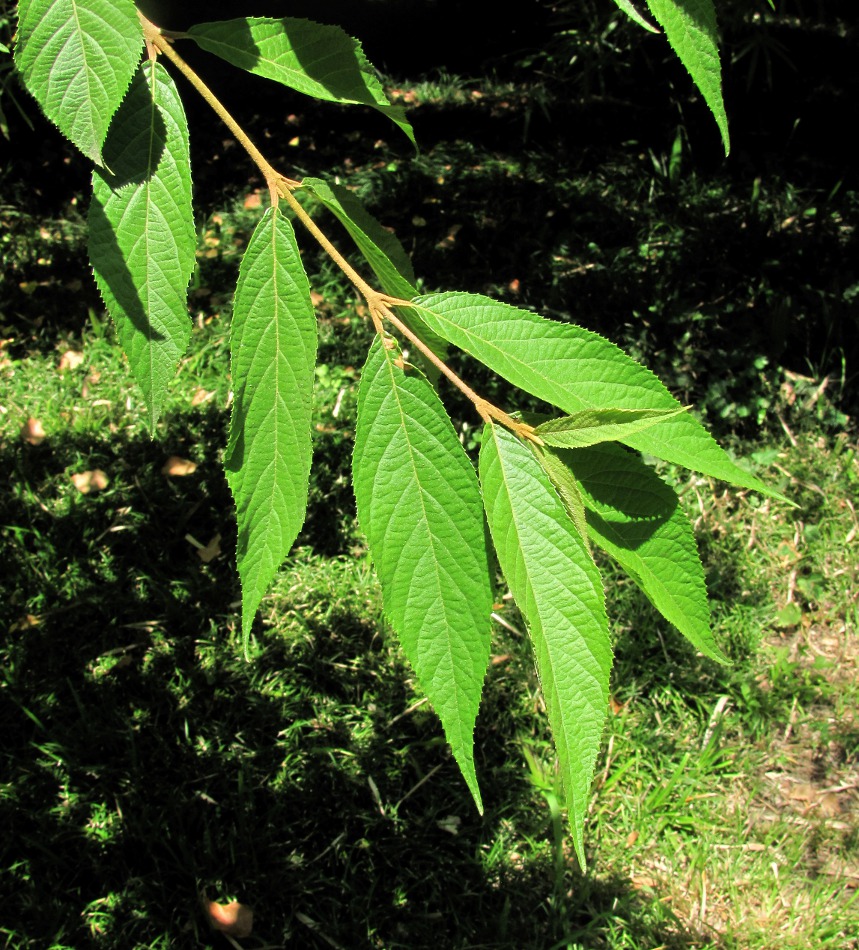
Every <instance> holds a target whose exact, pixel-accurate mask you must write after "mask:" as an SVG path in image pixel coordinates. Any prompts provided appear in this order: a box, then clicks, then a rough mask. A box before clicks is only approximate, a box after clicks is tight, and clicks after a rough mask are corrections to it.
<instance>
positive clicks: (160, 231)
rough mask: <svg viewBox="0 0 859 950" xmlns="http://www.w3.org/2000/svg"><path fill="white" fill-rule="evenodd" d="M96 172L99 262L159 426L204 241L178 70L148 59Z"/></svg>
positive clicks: (104, 289) (93, 222)
mask: <svg viewBox="0 0 859 950" xmlns="http://www.w3.org/2000/svg"><path fill="white" fill-rule="evenodd" d="M104 157H105V161H106V162H107V164H108V166H109V167H110V168H111V169H112V173H111V172H108V171H107V170H101V169H96V170H95V172H94V174H93V200H92V204H91V205H90V210H89V256H90V262H91V263H92V266H93V271H94V273H95V279H96V283H97V284H98V288H99V290H100V291H101V296H102V298H103V300H104V302H105V306H106V307H107V309H108V312H109V313H110V315H111V317H112V319H113V322H114V323H115V324H116V329H117V333H118V334H119V340H120V343H121V345H122V348H123V349H124V350H125V353H126V355H127V356H128V361H129V363H130V365H131V370H132V373H133V374H134V378H135V379H136V380H137V382H138V384H139V386H140V388H141V389H142V390H143V395H144V398H145V400H146V404H147V407H148V409H149V425H150V428H152V429H154V427H155V423H156V422H157V421H158V417H159V416H160V415H161V410H162V407H163V405H164V400H165V398H166V395H167V387H168V385H169V383H170V380H171V379H172V378H173V375H174V374H175V372H176V366H177V365H178V363H179V360H180V359H181V357H182V354H183V353H184V352H185V349H186V347H187V345H188V338H189V337H190V335H191V322H190V320H189V318H188V310H187V306H186V294H187V288H188V281H189V279H190V277H191V273H192V271H193V269H194V252H195V249H196V245H197V236H196V232H195V230H194V216H193V212H192V210H191V166H190V158H189V153H188V125H187V122H186V120H185V113H184V111H183V109H182V102H181V100H180V99H179V95H178V93H177V91H176V87H175V86H174V84H173V80H172V79H171V78H170V76H169V75H168V73H167V72H166V71H165V70H164V69H163V67H161V66H160V65H158V64H157V63H153V62H150V61H147V62H145V63H143V64H142V65H141V67H140V69H139V70H138V72H137V73H136V74H135V76H134V80H133V81H132V84H131V88H130V89H129V91H128V95H127V96H126V97H125V100H124V101H123V103H122V106H121V107H120V110H119V112H118V113H117V115H116V118H115V120H114V122H113V125H112V126H111V130H110V134H109V135H108V137H107V141H106V142H105V147H104Z"/></svg>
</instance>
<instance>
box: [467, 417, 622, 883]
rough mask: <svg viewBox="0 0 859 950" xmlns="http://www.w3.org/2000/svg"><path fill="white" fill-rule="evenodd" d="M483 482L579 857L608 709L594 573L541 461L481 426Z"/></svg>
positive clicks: (606, 660)
mask: <svg viewBox="0 0 859 950" xmlns="http://www.w3.org/2000/svg"><path fill="white" fill-rule="evenodd" d="M480 483H481V486H482V488H483V497H484V504H485V506H486V515H487V519H488V521H489V529H490V531H491V533H492V540H493V542H494V544H495V550H496V552H497V554H498V561H499V563H500V564H501V569H502V570H503V571H504V577H505V578H506V580H507V583H508V584H509V586H510V591H511V593H512V594H513V597H514V598H515V600H516V603H517V605H518V607H519V609H520V611H521V612H522V615H523V616H524V617H525V620H526V621H527V624H528V633H529V635H530V638H531V643H532V645H533V648H534V655H535V658H536V661H537V671H538V673H539V676H540V684H541V687H542V691H543V697H544V700H545V702H546V709H547V711H548V715H549V723H550V725H551V727H552V734H553V736H554V739H555V747H556V749H557V752H558V759H559V762H560V767H561V775H562V778H563V782H564V790H565V795H566V804H567V808H568V810H569V819H570V825H571V829H572V834H573V841H574V844H575V847H576V854H577V855H578V858H579V862H580V863H581V865H582V867H583V868H584V867H585V866H586V862H585V852H584V822H585V818H586V815H587V807H588V801H589V799H590V787H591V781H592V779H593V773H594V765H595V763H596V757H597V753H598V752H599V747H600V741H601V738H602V732H603V726H604V723H605V718H606V712H607V708H608V685H609V674H610V672H611V664H612V653H611V645H610V643H609V636H608V619H607V617H606V613H605V605H604V598H603V591H602V582H601V580H600V575H599V571H598V570H597V568H596V565H595V564H594V562H593V559H592V558H591V555H590V552H589V550H588V548H587V545H586V543H585V542H584V540H583V539H582V537H581V535H580V534H579V532H578V530H577V529H576V527H575V525H574V524H573V522H572V521H571V520H570V518H569V516H568V515H567V512H566V510H565V508H564V506H563V504H562V503H561V500H560V499H559V497H558V495H557V494H556V492H555V490H554V489H553V487H552V485H551V483H550V481H549V478H548V476H547V475H546V473H545V472H544V471H543V469H542V468H541V466H540V464H539V462H538V461H537V459H536V458H535V457H534V455H533V454H532V453H531V451H530V449H529V448H528V447H527V446H525V445H524V444H523V443H522V442H521V441H520V440H519V439H518V438H516V436H514V435H513V434H512V433H510V432H508V431H507V430H506V429H503V428H501V427H500V426H496V425H493V424H491V423H490V424H488V425H487V426H486V427H485V428H484V432H483V441H482V444H481V449H480Z"/></svg>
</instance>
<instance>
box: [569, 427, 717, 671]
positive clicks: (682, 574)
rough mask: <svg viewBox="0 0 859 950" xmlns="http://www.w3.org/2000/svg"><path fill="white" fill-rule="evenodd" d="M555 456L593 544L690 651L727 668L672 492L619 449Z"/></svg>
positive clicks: (694, 548)
mask: <svg viewBox="0 0 859 950" xmlns="http://www.w3.org/2000/svg"><path fill="white" fill-rule="evenodd" d="M557 458H558V459H559V461H561V463H562V464H564V465H565V466H567V467H568V469H569V470H570V472H571V474H572V475H573V477H574V478H575V479H576V480H577V481H578V484H579V486H580V488H581V492H582V495H583V498H584V504H585V508H586V517H587V522H588V529H589V531H590V536H591V538H592V540H593V542H594V544H596V545H597V546H598V547H601V548H602V549H603V550H604V551H606V553H608V554H609V555H611V557H613V558H614V559H615V560H616V561H617V562H618V564H620V566H621V567H622V568H623V569H624V570H625V571H626V572H627V573H628V574H629V576H630V577H631V578H632V579H633V580H634V581H635V583H636V584H637V585H638V586H639V587H640V588H641V589H642V591H644V593H645V594H646V595H647V597H648V598H649V600H650V601H651V603H652V604H653V606H654V607H656V609H657V610H658V611H659V612H660V613H661V614H662V616H663V617H665V619H666V620H668V621H669V623H672V624H674V626H675V627H677V629H678V630H679V631H680V632H681V633H682V634H683V635H684V636H685V637H686V638H687V639H688V640H689V642H690V643H692V645H693V646H694V647H695V648H696V649H698V650H700V651H701V652H702V653H703V654H705V656H708V657H710V659H713V660H716V661H717V662H718V663H727V660H726V659H725V656H724V654H723V653H722V651H721V650H720V649H719V647H718V644H717V643H716V640H715V638H714V637H713V633H712V631H711V629H710V607H709V604H708V602H707V587H706V584H705V582H704V570H703V568H702V567H701V561H700V559H699V557H698V548H697V545H696V544H695V535H694V533H693V531H692V526H691V525H690V524H689V519H688V518H687V517H686V515H685V514H684V512H683V509H682V508H681V507H680V505H679V503H678V499H677V495H676V494H675V493H674V491H673V490H672V489H671V487H670V486H668V485H666V484H665V482H663V481H662V479H661V478H659V476H658V475H657V474H656V472H654V471H653V469H652V468H650V466H649V465H645V464H644V462H642V460H641V459H640V458H638V457H637V456H636V455H634V454H632V453H631V452H629V451H627V450H626V449H624V448H622V447H621V446H619V445H609V444H604V445H598V446H591V447H590V448H585V449H576V450H575V451H565V450H562V451H559V452H557Z"/></svg>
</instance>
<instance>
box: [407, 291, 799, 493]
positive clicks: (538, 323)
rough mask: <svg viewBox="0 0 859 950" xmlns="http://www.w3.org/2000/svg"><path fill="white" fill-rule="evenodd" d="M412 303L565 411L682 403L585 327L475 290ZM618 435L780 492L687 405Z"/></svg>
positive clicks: (464, 345)
mask: <svg viewBox="0 0 859 950" xmlns="http://www.w3.org/2000/svg"><path fill="white" fill-rule="evenodd" d="M413 305H414V306H415V307H416V308H417V311H418V314H419V316H420V317H421V318H422V319H423V321H424V322H425V323H426V324H427V325H428V326H429V327H430V329H432V330H434V331H435V332H436V333H438V334H439V336H442V337H444V338H445V339H446V340H448V341H449V342H450V343H452V344H453V345H454V346H457V347H459V348H460V349H462V350H465V351H466V352H467V353H470V354H471V355H472V356H474V357H475V358H476V359H478V360H480V361H481V362H482V363H484V364H485V365H486V366H488V367H489V368H490V369H491V370H493V371H494V372H495V373H498V375H499V376H503V377H504V378H505V379H507V380H509V381H510V382H511V383H513V384H514V385H515V386H518V387H519V388H520V389H524V390H525V391H526V392H529V393H531V394H532V395H534V396H537V397H538V398H539V399H543V400H545V401H546V402H548V403H551V404H552V405H554V406H558V407H559V408H560V409H561V410H563V411H564V412H567V413H576V412H581V411H582V410H585V409H601V408H604V407H614V408H618V409H667V410H673V411H676V410H678V409H682V406H681V405H680V403H679V402H678V401H677V400H676V399H675V398H674V397H673V396H672V395H671V394H670V393H669V392H668V390H667V389H666V388H665V386H664V385H663V384H662V382H661V381H660V380H659V379H658V377H656V376H655V375H654V374H653V373H651V372H650V370H648V369H645V368H644V367H643V366H641V365H640V364H639V363H636V362H635V360H634V359H632V357H630V356H627V355H626V353H624V352H623V350H621V349H620V348H619V347H617V346H615V345H614V344H613V343H610V342H609V341H608V340H606V339H605V338H604V337H601V336H600V335H599V334H597V333H592V332H591V331H590V330H584V329H582V328H581V327H577V326H575V325H574V324H571V323H558V322H556V321H554V320H547V319H546V318H545V317H541V316H539V315H538V314H535V313H531V312H530V311H527V310H519V309H517V308H516V307H511V306H510V305H509V304H504V303H499V302H498V301H497V300H491V299H490V298H489V297H483V296H480V295H478V294H464V293H444V294H433V295H430V296H426V297H418V298H416V299H415V300H414V302H413ZM623 441H624V442H625V443H626V444H627V445H630V446H632V447H633V448H635V449H638V450H639V451H641V452H646V453H648V454H650V455H653V456H655V457H656V458H662V459H665V460H666V461H669V462H675V463H677V464H678V465H683V466H684V467H686V468H689V469H691V470H692V471H695V472H702V473H704V474H705V475H711V476H712V477H713V478H720V479H722V480H723V481H726V482H731V483H732V484H734V485H740V486H742V487H744V488H751V489H753V490H754V491H759V492H761V493H763V494H765V495H771V496H772V497H774V498H781V496H780V495H779V494H778V492H775V491H773V490H772V489H770V488H768V487H767V486H766V485H765V484H764V483H763V482H761V481H760V480H759V479H757V478H755V477H754V476H753V475H751V474H749V473H748V472H746V471H744V470H743V469H742V468H740V467H739V466H738V465H736V464H735V463H734V462H732V461H731V459H730V458H729V457H728V455H727V453H726V452H725V451H724V450H723V449H722V448H720V446H719V445H718V444H717V443H716V441H715V439H714V438H713V437H712V436H711V435H710V433H709V432H707V430H706V429H705V428H704V427H703V426H702V425H701V423H700V422H698V420H697V419H695V417H694V416H693V415H691V413H688V412H680V413H679V414H678V415H676V416H675V417H674V418H671V419H665V420H663V421H661V422H660V423H659V425H656V426H652V427H650V428H648V429H645V430H643V431H641V432H638V433H636V434H635V435H631V436H627V437H625V438H624V440H623Z"/></svg>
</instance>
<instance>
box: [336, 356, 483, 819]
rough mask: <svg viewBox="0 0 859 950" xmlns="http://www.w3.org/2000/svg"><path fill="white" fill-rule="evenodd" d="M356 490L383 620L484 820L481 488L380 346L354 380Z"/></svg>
mask: <svg viewBox="0 0 859 950" xmlns="http://www.w3.org/2000/svg"><path fill="white" fill-rule="evenodd" d="M353 482H354V487H355V498H356V500H357V504H358V521H359V523H360V525H361V527H362V529H363V531H364V533H365V534H366V536H367V541H368V545H369V548H370V554H371V555H372V557H373V561H374V563H375V566H376V573H377V575H378V577H379V582H380V584H381V588H382V599H383V603H384V608H385V615H386V617H387V618H388V621H389V623H390V624H391V626H392V627H393V629H394V631H395V633H396V634H397V636H398V638H399V640H400V642H401V643H402V646H403V650H404V652H405V654H406V656H407V657H408V660H409V662H410V663H411V665H412V667H413V668H414V670H415V672H416V674H417V677H418V680H419V682H420V684H421V686H422V688H423V689H424V691H425V692H426V694H427V696H428V697H429V699H430V701H431V702H432V704H433V706H434V708H435V710H436V712H437V713H438V715H439V717H440V719H441V722H442V726H443V727H444V732H445V736H446V737H447V741H448V742H449V743H450V747H451V750H452V752H453V755H454V757H455V759H456V761H457V763H458V764H459V767H460V770H461V771H462V774H463V777H464V778H465V781H466V783H467V784H468V787H469V789H470V790H471V793H472V795H473V796H474V800H475V802H476V803H477V806H478V808H479V809H480V810H481V811H482V803H481V798H480V792H479V789H478V784H477V776H476V773H475V767H474V751H473V743H474V723H475V721H476V718H477V712H478V708H479V706H480V696H481V691H482V688H483V679H484V676H485V673H486V666H487V663H488V661H489V636H490V614H491V612H492V589H491V585H490V574H489V564H488V555H487V551H486V536H485V531H484V523H483V508H482V503H481V498H480V489H479V487H478V483H477V476H476V474H475V471H474V467H473V466H472V464H471V462H470V461H469V460H468V457H467V456H466V454H465V451H464V450H463V448H462V445H461V444H460V442H459V439H458V438H457V435H456V432H455V430H454V428H453V425H452V424H451V422H450V419H449V418H448V416H447V413H446V412H445V410H444V407H443V406H442V404H441V401H440V400H439V398H438V396H437V395H436V392H435V390H434V389H433V387H432V386H431V384H430V383H429V382H428V380H427V379H426V378H425V377H424V376H423V375H422V374H421V373H419V372H418V371H417V370H414V369H411V368H409V369H406V370H404V369H403V368H401V366H400V365H398V359H397V354H396V352H394V351H392V350H390V349H387V348H386V347H385V346H383V345H382V344H381V343H380V342H379V340H378V339H377V340H376V341H375V342H374V343H373V345H372V347H371V348H370V354H369V356H368V358H367V363H366V365H365V367H364V369H363V371H362V374H361V385H360V391H359V395H358V424H357V429H356V434H355V452H354V456H353Z"/></svg>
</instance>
